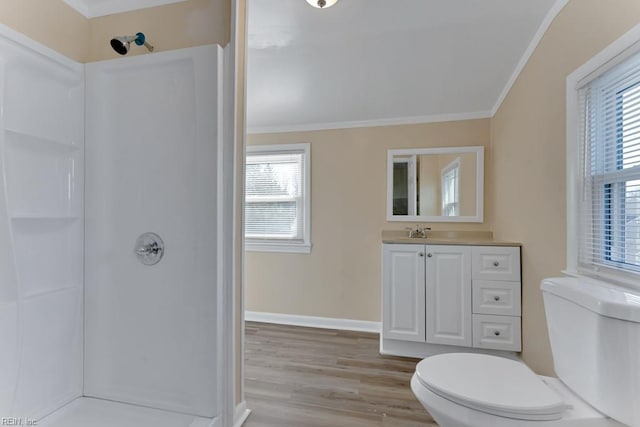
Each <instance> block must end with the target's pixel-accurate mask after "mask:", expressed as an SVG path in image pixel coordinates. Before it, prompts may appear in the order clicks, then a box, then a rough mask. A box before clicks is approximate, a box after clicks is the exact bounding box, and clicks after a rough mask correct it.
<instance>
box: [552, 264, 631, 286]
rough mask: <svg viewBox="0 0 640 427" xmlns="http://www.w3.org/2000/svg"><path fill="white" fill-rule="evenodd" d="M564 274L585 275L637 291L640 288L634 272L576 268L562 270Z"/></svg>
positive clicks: (571, 275)
mask: <svg viewBox="0 0 640 427" xmlns="http://www.w3.org/2000/svg"><path fill="white" fill-rule="evenodd" d="M562 274H565V275H567V276H570V277H578V278H580V277H585V278H588V279H591V280H598V281H601V282H605V283H609V284H612V285H616V286H622V287H624V288H627V289H632V290H635V291H638V290H640V286H638V279H637V278H634V277H633V274H634V273H626V272H612V271H583V270H581V269H579V270H576V269H574V268H572V269H569V268H567V269H566V270H562Z"/></svg>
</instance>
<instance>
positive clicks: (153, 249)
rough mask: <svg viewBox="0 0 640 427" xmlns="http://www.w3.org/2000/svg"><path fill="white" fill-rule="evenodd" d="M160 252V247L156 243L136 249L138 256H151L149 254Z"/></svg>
mask: <svg viewBox="0 0 640 427" xmlns="http://www.w3.org/2000/svg"><path fill="white" fill-rule="evenodd" d="M159 251H160V247H159V246H158V244H157V243H156V242H151V243H148V244H146V245H142V246H139V247H138V248H137V249H136V253H137V254H138V255H149V254H154V255H155V254H157V253H158V252H159Z"/></svg>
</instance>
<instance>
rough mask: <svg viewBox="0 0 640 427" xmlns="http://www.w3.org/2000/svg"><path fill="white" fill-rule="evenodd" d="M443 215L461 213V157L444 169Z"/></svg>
mask: <svg viewBox="0 0 640 427" xmlns="http://www.w3.org/2000/svg"><path fill="white" fill-rule="evenodd" d="M441 181H442V215H443V216H458V215H460V159H456V160H454V161H453V162H451V164H449V165H447V167H445V168H444V169H443V170H442V177H441Z"/></svg>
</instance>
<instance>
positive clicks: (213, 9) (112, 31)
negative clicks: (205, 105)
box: [0, 0, 231, 62]
mask: <svg viewBox="0 0 640 427" xmlns="http://www.w3.org/2000/svg"><path fill="white" fill-rule="evenodd" d="M0 22H1V23H2V24H4V25H7V26H8V27H10V28H12V29H14V30H16V31H18V32H20V33H23V34H25V35H26V36H28V37H30V38H32V39H33V40H35V41H37V42H40V43H42V44H44V45H45V46H47V47H50V48H52V49H54V50H56V51H58V52H60V53H62V54H63V55H65V56H68V57H69V58H71V59H73V60H75V61H78V62H91V61H99V60H103V59H111V58H116V57H118V56H119V55H118V54H116V53H115V52H114V51H113V50H112V49H111V46H110V45H109V41H110V40H111V38H113V37H114V36H116V35H125V34H126V35H131V34H135V33H137V32H139V31H141V32H143V33H145V34H146V36H147V38H148V39H149V41H150V42H151V43H152V44H154V45H155V47H156V51H157V52H160V51H164V50H172V49H180V48H185V47H192V46H200V45H205V44H212V43H217V44H219V45H221V46H225V45H226V44H227V43H228V42H229V33H230V28H231V1H230V0H188V1H185V2H181V3H174V4H169V5H165V6H159V7H151V8H147V9H141V10H137V11H132V12H125V13H118V14H115V15H108V16H104V17H100V18H94V19H86V18H85V17H84V16H82V15H81V14H79V13H78V12H76V11H75V10H74V9H72V8H71V7H69V6H68V5H67V4H66V3H64V2H63V1H62V0H2V1H0ZM145 53H147V50H146V49H143V48H134V49H131V51H130V52H129V54H128V55H141V54H145Z"/></svg>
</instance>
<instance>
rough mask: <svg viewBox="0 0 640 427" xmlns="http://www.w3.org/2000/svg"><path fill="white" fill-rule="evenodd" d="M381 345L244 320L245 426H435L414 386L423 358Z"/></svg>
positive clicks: (355, 336)
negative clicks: (385, 351)
mask: <svg viewBox="0 0 640 427" xmlns="http://www.w3.org/2000/svg"><path fill="white" fill-rule="evenodd" d="M378 345H379V341H378V334H369V333H360V332H346V331H335V330H328V329H315V328H302V327H295V326H282V325H272V324H267V323H254V322H247V324H246V342H245V396H246V399H247V404H248V407H249V409H251V411H252V413H251V415H250V416H249V419H248V420H247V421H246V422H245V424H244V426H245V427H371V426H384V427H427V426H428V427H431V426H436V423H435V422H434V421H433V419H432V418H431V417H430V416H429V415H428V414H427V412H426V411H425V410H424V408H423V407H422V405H421V404H420V402H418V401H417V400H416V398H415V397H414V396H413V393H412V392H411V388H410V386H409V381H410V379H411V375H413V372H414V371H415V366H416V363H417V362H418V361H419V360H417V359H407V358H400V357H386V356H384V357H383V356H380V353H379V351H378Z"/></svg>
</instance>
